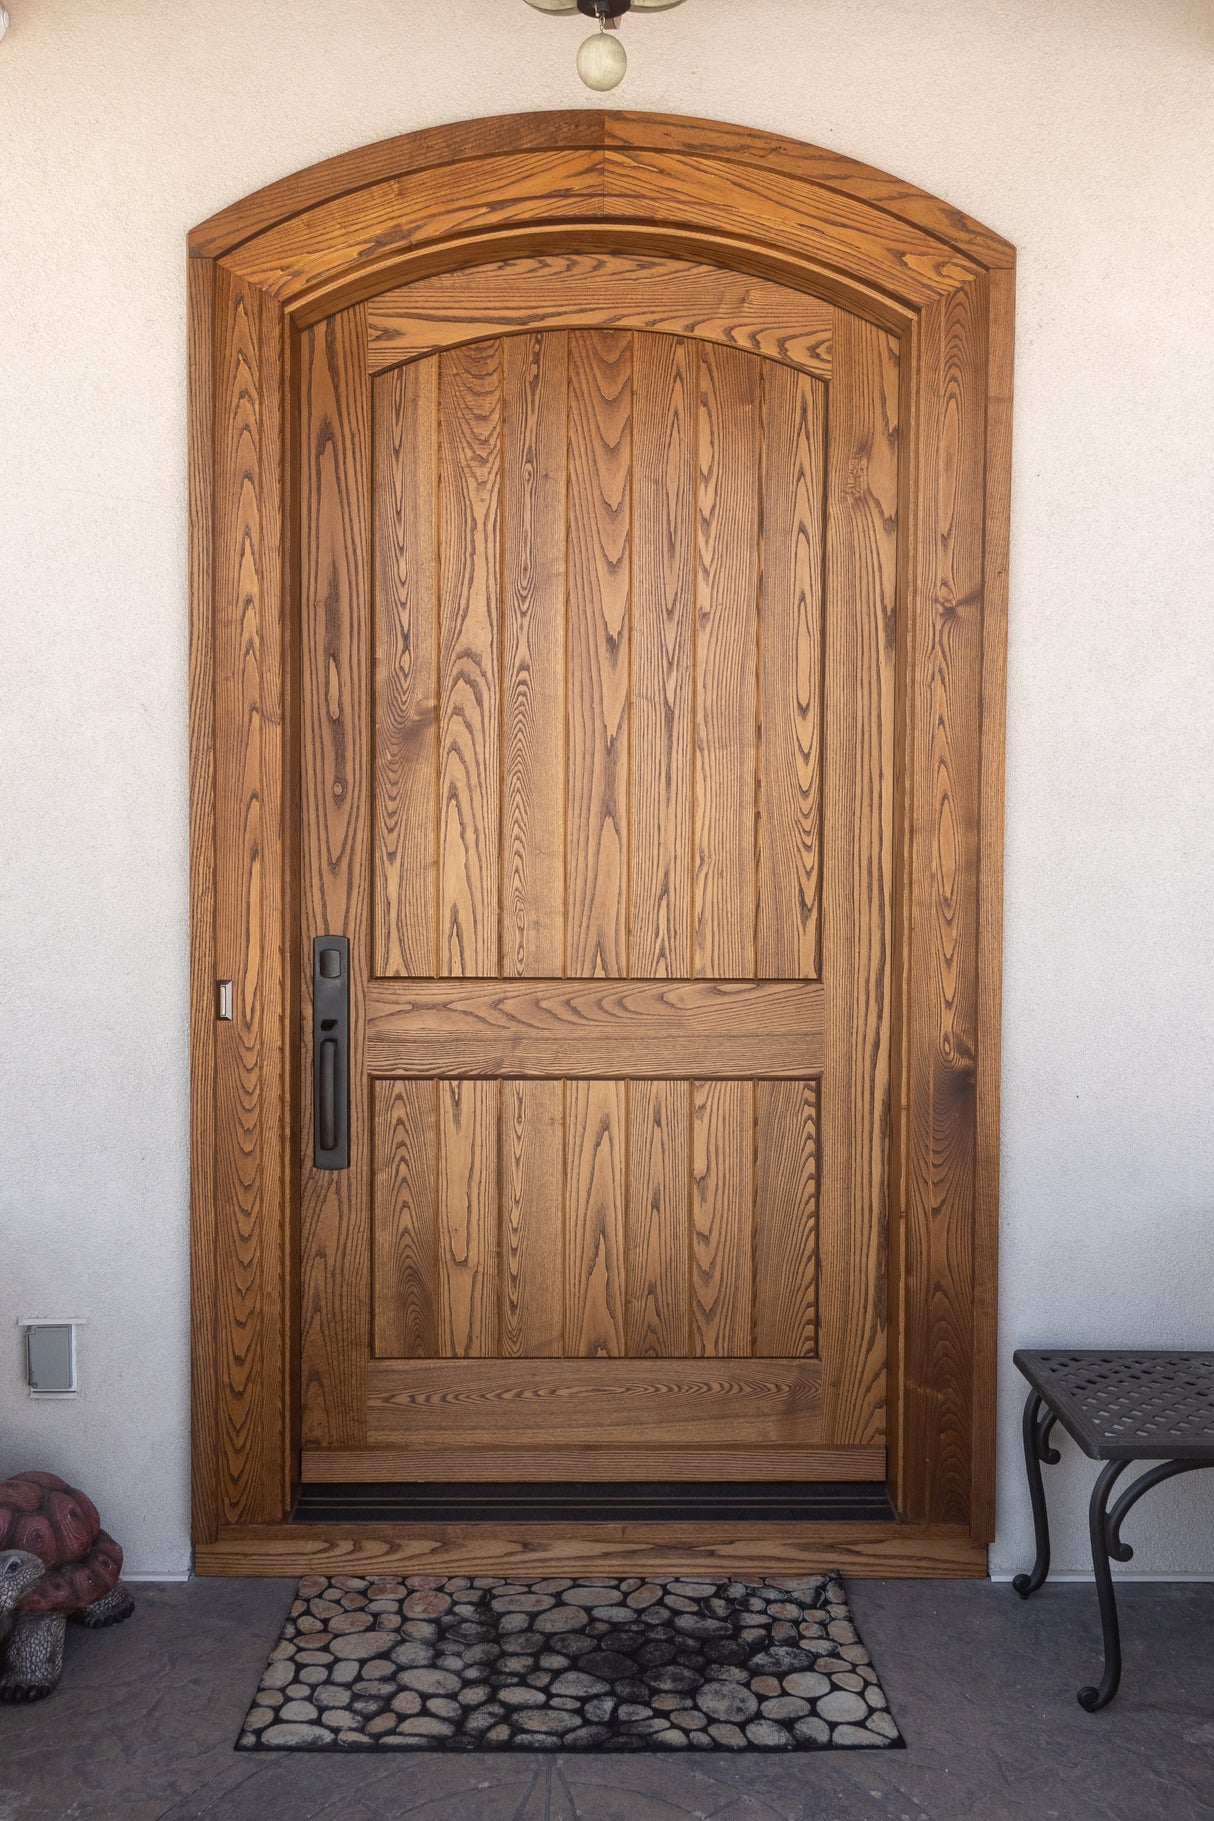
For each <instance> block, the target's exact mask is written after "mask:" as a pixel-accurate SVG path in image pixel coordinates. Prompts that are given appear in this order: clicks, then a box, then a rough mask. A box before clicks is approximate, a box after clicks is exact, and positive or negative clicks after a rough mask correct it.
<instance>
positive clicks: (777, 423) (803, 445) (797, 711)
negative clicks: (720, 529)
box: [758, 362, 826, 980]
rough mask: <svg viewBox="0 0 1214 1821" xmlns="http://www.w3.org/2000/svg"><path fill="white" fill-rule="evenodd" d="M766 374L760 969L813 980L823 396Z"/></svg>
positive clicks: (797, 380) (802, 379)
mask: <svg viewBox="0 0 1214 1821" xmlns="http://www.w3.org/2000/svg"><path fill="white" fill-rule="evenodd" d="M763 371H764V381H763V577H762V598H761V604H760V634H759V657H760V661H759V903H758V971H759V974H760V975H761V976H762V977H763V978H765V979H771V980H816V979H818V977H819V975H818V938H819V927H820V921H821V914H820V888H821V880H820V865H821V856H822V801H821V773H822V749H821V723H822V560H823V527H822V516H823V513H822V506H823V488H824V482H825V472H824V470H825V442H826V388H825V386H823V385H822V384H821V383H820V382H819V381H818V380H815V379H811V378H810V377H809V376H808V375H807V374H804V373H798V372H796V371H795V370H794V369H792V368H791V367H780V366H776V365H775V364H774V363H770V362H769V363H768V364H767V365H766V366H765V367H764V370H763Z"/></svg>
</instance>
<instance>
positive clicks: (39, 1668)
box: [0, 1473, 135, 1701]
mask: <svg viewBox="0 0 1214 1821" xmlns="http://www.w3.org/2000/svg"><path fill="white" fill-rule="evenodd" d="M121 1571H122V1550H121V1549H120V1548H119V1546H118V1544H117V1543H116V1542H115V1541H114V1539H113V1537H112V1536H107V1535H106V1533H105V1531H104V1530H103V1529H102V1528H101V1519H100V1518H99V1517H98V1515H97V1508H96V1506H95V1505H94V1504H93V1502H92V1500H91V1499H89V1498H86V1497H85V1495H84V1493H83V1492H78V1491H77V1490H76V1488H75V1487H74V1486H69V1485H68V1484H67V1482H66V1480H61V1479H57V1478H56V1476H55V1475H54V1474H53V1473H15V1474H14V1475H13V1477H12V1479H9V1480H0V1701H40V1700H41V1699H42V1697H43V1696H44V1695H49V1694H51V1693H52V1692H53V1690H54V1688H55V1687H56V1685H57V1683H58V1681H59V1676H60V1673H61V1671H62V1669H63V1639H64V1633H65V1631H66V1628H67V1621H68V1620H69V1619H73V1620H75V1621H76V1622H77V1623H78V1624H81V1625H88V1626H90V1627H92V1628H94V1629H97V1628H99V1627H101V1626H103V1625H119V1624H121V1622H122V1620H123V1619H129V1618H130V1616H131V1613H132V1612H133V1611H134V1610H135V1602H134V1601H133V1600H132V1599H131V1596H130V1594H129V1593H128V1592H127V1590H126V1588H125V1587H124V1586H123V1584H122V1582H121V1580H120V1579H119V1575H120V1574H121Z"/></svg>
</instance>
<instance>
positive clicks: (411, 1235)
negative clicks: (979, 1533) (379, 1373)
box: [372, 1081, 438, 1359]
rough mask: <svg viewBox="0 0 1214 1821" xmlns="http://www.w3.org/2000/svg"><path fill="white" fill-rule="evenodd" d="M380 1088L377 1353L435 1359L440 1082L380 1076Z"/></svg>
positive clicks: (376, 1118) (375, 1112) (376, 1106)
mask: <svg viewBox="0 0 1214 1821" xmlns="http://www.w3.org/2000/svg"><path fill="white" fill-rule="evenodd" d="M372 1094H373V1104H372V1130H373V1155H374V1159H375V1183H374V1190H373V1193H374V1197H375V1200H374V1211H373V1217H372V1233H373V1236H374V1259H373V1267H374V1268H373V1274H372V1286H373V1296H374V1310H373V1340H374V1347H375V1352H376V1353H377V1354H378V1355H379V1356H380V1357H381V1358H384V1357H387V1358H389V1359H430V1358H431V1357H433V1355H434V1354H435V1353H437V1351H438V1318H437V1312H436V1309H435V1292H436V1281H435V1280H436V1274H437V1262H438V1234H437V1230H436V1223H435V1205H434V1204H435V1192H436V1188H437V1182H436V1176H437V1168H436V1166H437V1160H438V1096H437V1092H436V1088H435V1084H434V1083H433V1082H432V1081H376V1082H374V1083H373V1084H372Z"/></svg>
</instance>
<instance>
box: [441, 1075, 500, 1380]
mask: <svg viewBox="0 0 1214 1821" xmlns="http://www.w3.org/2000/svg"><path fill="white" fill-rule="evenodd" d="M438 1099H439V1117H438V1127H439V1134H438V1207H437V1227H438V1273H437V1275H438V1295H437V1304H438V1346H437V1349H436V1350H437V1353H438V1355H439V1357H440V1358H442V1359H484V1358H488V1357H492V1356H493V1355H494V1354H496V1352H497V1340H498V1333H497V1264H498V1257H497V1234H498V1083H497V1082H496V1081H440V1082H439V1084H438Z"/></svg>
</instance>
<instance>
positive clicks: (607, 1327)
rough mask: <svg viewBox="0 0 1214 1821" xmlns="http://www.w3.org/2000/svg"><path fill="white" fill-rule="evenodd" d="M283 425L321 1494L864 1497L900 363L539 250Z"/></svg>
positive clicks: (735, 298) (878, 331)
mask: <svg viewBox="0 0 1214 1821" xmlns="http://www.w3.org/2000/svg"><path fill="white" fill-rule="evenodd" d="M470 337H474V338H475V339H469V338H470ZM300 399H301V409H300V439H299V452H300V484H299V499H300V506H299V525H300V533H299V535H300V563H301V601H302V615H301V623H302V631H301V650H302V657H303V665H302V723H301V734H302V738H301V742H300V760H301V773H300V801H301V804H302V806H303V818H302V830H303V838H302V845H301V850H300V865H301V880H300V892H299V902H300V906H301V925H300V931H299V953H300V955H301V957H303V959H304V961H305V964H306V968H305V972H306V978H305V981H304V983H303V994H304V999H303V1003H304V1011H305V1015H304V1021H303V1030H302V1032H301V1038H302V1050H303V1054H302V1055H301V1058H300V1066H301V1079H302V1080H303V1081H304V1082H305V1084H306V1085H305V1117H304V1119H303V1121H302V1129H301V1135H300V1142H301V1153H300V1167H301V1172H302V1176H301V1200H302V1217H303V1218H302V1243H303V1274H302V1294H303V1326H302V1383H303V1442H304V1450H305V1452H304V1457H303V1472H304V1478H305V1479H307V1478H310V1477H321V1478H328V1479H338V1480H347V1481H348V1480H354V1479H358V1478H365V1479H368V1480H374V1481H386V1480H398V1479H400V1480H408V1479H417V1478H431V1479H476V1480H486V1479H488V1480H494V1479H497V1480H510V1479H521V1478H529V1479H544V1478H548V1479H553V1480H586V1479H600V1480H606V1479H646V1478H648V1479H654V1480H669V1479H684V1480H707V1479H722V1478H723V1479H749V1480H755V1479H764V1478H781V1479H788V1480H795V1479H823V1480H839V1479H873V1480H884V1478H885V1445H884V1444H885V1399H886V1392H885V1334H886V1326H887V1324H886V1318H885V1309H884V1297H885V1284H886V1278H887V1272H888V1264H887V1260H888V1213H889V1209H888V1168H889V1161H888V1134H889V1123H890V1122H889V1092H890V1009H891V1008H890V976H889V970H888V967H887V966H886V956H887V954H888V950H889V944H890V936H891V922H892V886H893V867H892V852H893V832H894V831H893V806H894V798H895V789H894V773H893V763H894V728H893V721H894V717H893V681H894V660H895V643H894V625H895V612H894V603H895V591H896V576H897V538H898V408H899V407H898V347H897V342H896V340H895V338H894V337H893V336H892V335H891V334H890V333H889V332H888V331H887V330H885V329H882V328H878V327H876V326H874V325H872V324H869V323H866V322H864V321H862V320H861V319H859V318H858V317H856V316H855V315H853V314H851V313H850V312H847V311H843V310H841V309H838V308H836V307H833V306H831V305H829V304H824V303H821V302H819V301H817V300H816V299H812V298H807V297H806V296H805V295H804V294H802V293H799V292H795V291H792V290H790V289H789V288H788V287H786V286H782V285H776V284H772V283H770V282H765V281H763V280H758V279H753V280H739V279H738V278H737V276H736V275H735V274H733V273H730V272H729V271H728V270H722V269H718V268H714V267H712V266H708V265H704V264H695V265H692V264H688V263H684V262H679V261H674V260H670V259H663V258H660V257H644V256H636V255H618V254H610V253H599V254H586V255H581V256H577V255H568V256H565V257H562V258H557V259H553V258H544V257H540V258H535V257H530V258H526V259H522V260H514V261H511V260H508V261H504V262H498V263H495V264H492V265H489V266H484V267H472V268H467V269H464V270H462V271H460V272H458V273H456V274H450V275H445V276H444V277H442V278H440V279H423V280H420V281H418V282H415V283H413V284H409V285H405V286H402V287H401V288H399V289H397V290H394V291H390V292H388V293H385V294H383V295H381V296H379V297H376V298H374V299H373V300H372V301H371V302H370V303H368V304H365V305H362V304H359V305H355V306H353V307H352V308H350V309H348V310H345V311H342V312H340V313H338V314H337V315H334V316H330V317H328V318H326V319H325V320H324V321H323V322H321V323H318V324H317V325H316V326H315V327H313V328H310V329H308V330H306V331H305V333H304V334H303V336H302V338H301V345H300ZM325 934H335V935H339V936H342V937H344V938H347V939H348V942H349V951H348V957H349V988H350V1006H351V1010H350V1026H349V1040H350V1068H349V1090H348V1094H346V1095H343V1105H342V1107H341V1109H340V1117H341V1120H342V1121H343V1122H345V1121H348V1145H346V1146H345V1147H344V1148H342V1151H341V1154H342V1158H343V1167H341V1168H340V1169H334V1168H331V1167H329V1163H330V1159H329V1156H328V1154H327V1153H325V1152H323V1151H318V1152H315V1160H314V1135H315V1129H316V1125H317V1119H318V1117H319V1111H318V1109H313V1110H311V1111H309V1108H308V1087H310V1085H311V1080H312V1069H311V1066H310V1058H311V1056H312V1053H313V1051H314V1049H315V1046H316V1044H317V1043H323V1041H324V1039H323V1036H321V1034H320V1031H319V1027H318V1024H317V1019H318V1017H320V1012H319V1011H314V1012H313V1013H312V1015H309V1007H308V996H309V992H310V988H311V970H312V958H313V952H314V947H315V944H316V941H317V939H318V938H320V937H322V936H323V935H325ZM335 1136H336V1135H335Z"/></svg>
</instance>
